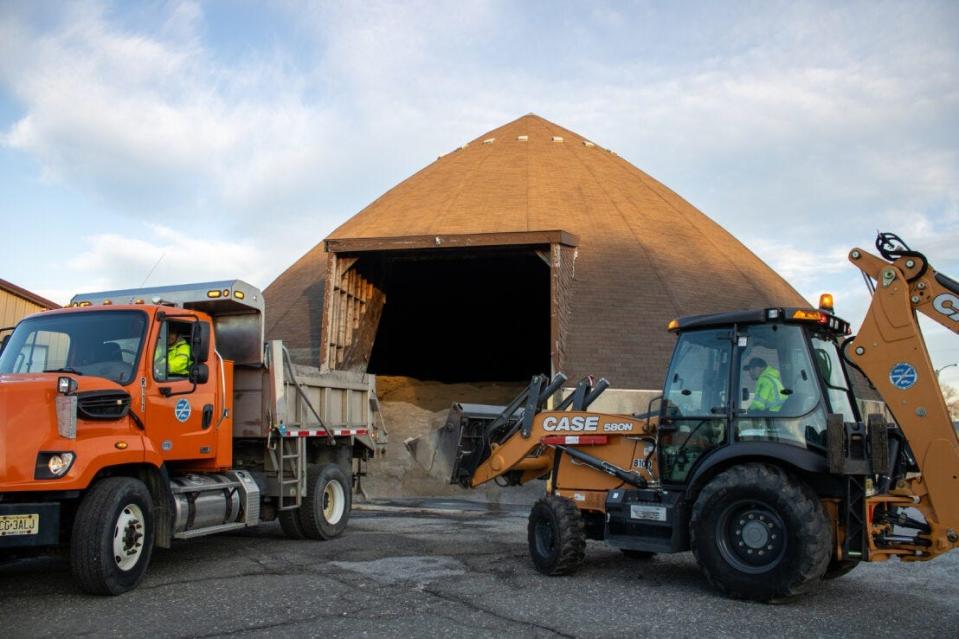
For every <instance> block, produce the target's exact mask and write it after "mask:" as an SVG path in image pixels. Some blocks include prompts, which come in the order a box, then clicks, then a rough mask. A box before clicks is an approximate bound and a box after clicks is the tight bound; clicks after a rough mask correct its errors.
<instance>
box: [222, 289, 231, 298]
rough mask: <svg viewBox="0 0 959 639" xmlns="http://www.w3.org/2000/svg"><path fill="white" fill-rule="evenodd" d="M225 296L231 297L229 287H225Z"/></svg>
mask: <svg viewBox="0 0 959 639" xmlns="http://www.w3.org/2000/svg"><path fill="white" fill-rule="evenodd" d="M223 297H230V289H228V288H225V289H223Z"/></svg>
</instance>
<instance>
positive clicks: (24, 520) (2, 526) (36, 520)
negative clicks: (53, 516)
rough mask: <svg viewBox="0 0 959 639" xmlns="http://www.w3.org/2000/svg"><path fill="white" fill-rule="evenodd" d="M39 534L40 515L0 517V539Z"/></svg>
mask: <svg viewBox="0 0 959 639" xmlns="http://www.w3.org/2000/svg"><path fill="white" fill-rule="evenodd" d="M39 532H40V515H37V514H31V515H0V537H10V536H12V535H36V534H38V533H39Z"/></svg>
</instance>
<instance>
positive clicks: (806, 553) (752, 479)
mask: <svg viewBox="0 0 959 639" xmlns="http://www.w3.org/2000/svg"><path fill="white" fill-rule="evenodd" d="M690 545H691V546H692V550H693V554H694V555H695V557H696V561H697V562H698V563H699V566H700V568H701V569H702V571H703V573H704V574H705V575H706V578H707V579H708V580H709V582H710V583H711V584H712V585H713V586H715V587H716V588H717V589H719V590H720V591H721V592H723V593H724V594H726V595H728V596H731V597H735V598H737V599H751V600H754V601H775V600H782V599H787V598H789V597H793V596H796V595H799V594H802V593H803V592H805V591H807V590H808V589H809V588H811V587H812V586H813V585H814V584H815V583H817V582H818V581H819V580H820V579H821V578H822V577H823V574H824V573H825V572H826V567H827V566H828V565H829V559H830V555H831V550H832V533H831V531H830V527H829V521H828V518H827V516H826V512H825V510H824V509H823V506H822V504H821V503H820V501H819V499H818V498H817V496H816V494H815V493H813V491H812V490H811V489H810V488H809V487H808V486H806V485H805V484H804V483H802V482H801V481H799V480H798V479H795V478H794V477H792V476H791V475H789V474H787V473H786V472H785V471H784V470H783V469H781V468H779V467H776V466H771V465H766V464H759V463H749V464H743V465H740V466H735V467H733V468H731V469H729V470H727V471H725V472H723V473H721V474H719V475H717V476H716V477H715V478H713V479H712V481H710V482H709V483H708V484H707V485H706V487H705V488H703V490H702V492H701V493H700V494H699V497H698V498H697V499H696V503H695V505H694V506H693V512H692V517H691V520H690Z"/></svg>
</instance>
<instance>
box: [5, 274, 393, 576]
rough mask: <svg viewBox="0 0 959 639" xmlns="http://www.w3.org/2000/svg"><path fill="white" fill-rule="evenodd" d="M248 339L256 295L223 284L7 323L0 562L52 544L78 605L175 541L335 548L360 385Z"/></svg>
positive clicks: (373, 442) (258, 321)
mask: <svg viewBox="0 0 959 639" xmlns="http://www.w3.org/2000/svg"><path fill="white" fill-rule="evenodd" d="M263 332H264V302H263V296H262V293H261V292H260V291H259V290H258V289H256V288H255V287H253V286H251V285H249V284H247V283H245V282H242V281H240V280H228V281H218V282H204V283H199V284H186V285H180V286H167V287H156V288H151V289H131V290H121V291H110V292H104V293H91V294H84V295H77V296H75V297H74V298H73V300H72V301H71V304H70V306H69V307H68V308H64V309H58V310H55V311H47V312H42V313H37V314H34V315H31V316H29V317H27V318H25V319H23V320H22V321H21V322H20V323H19V324H18V325H17V326H16V328H15V329H14V331H13V333H12V334H10V335H9V337H7V338H6V339H4V341H3V343H2V350H0V553H7V552H14V553H22V552H24V551H25V550H26V551H29V550H31V549H49V548H52V547H56V546H68V547H69V549H70V562H71V568H72V569H73V573H74V576H75V578H76V579H77V581H78V583H79V584H80V586H81V587H82V588H83V589H84V590H86V591H88V592H92V593H97V594H119V593H121V592H125V591H127V590H129V589H131V588H133V587H135V586H136V585H137V583H138V582H139V580H140V579H141V578H142V576H143V574H144V572H145V570H146V567H147V565H148V563H149V559H150V554H151V551H152V548H153V547H154V545H156V546H161V547H170V546H171V545H172V542H173V540H174V539H190V538H193V537H198V536H203V535H208V534H213V533H217V532H225V531H229V530H236V529H241V528H244V527H248V526H255V525H258V524H259V523H261V522H262V521H271V520H275V519H279V520H280V523H281V525H282V528H283V530H284V532H286V533H287V535H289V536H291V537H294V538H298V539H304V538H310V539H328V538H331V537H335V536H337V535H339V534H341V533H342V532H343V530H344V528H345V526H346V523H347V521H348V520H349V512H350V506H351V502H352V489H353V486H354V483H355V482H358V481H359V477H360V476H361V475H362V474H363V471H362V462H363V461H365V460H366V459H368V458H369V457H372V456H373V455H374V454H375V453H376V452H381V451H382V450H383V446H384V445H385V437H383V436H381V437H380V438H379V439H378V440H377V439H376V438H377V433H376V432H374V427H373V422H372V415H371V400H372V399H373V397H374V395H373V384H374V379H373V378H372V377H371V376H369V375H365V374H361V373H350V372H346V371H342V372H341V371H332V372H328V373H321V372H320V371H319V370H317V369H312V368H309V367H297V366H295V365H294V363H293V362H292V360H291V359H290V357H289V354H288V353H287V351H286V349H285V348H284V347H283V344H282V343H281V342H279V341H269V342H266V341H264V337H263ZM354 461H356V463H357V467H356V470H355V471H354V467H353V464H354Z"/></svg>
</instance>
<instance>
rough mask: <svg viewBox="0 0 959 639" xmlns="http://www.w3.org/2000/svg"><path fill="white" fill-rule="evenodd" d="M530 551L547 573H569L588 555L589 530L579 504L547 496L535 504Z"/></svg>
mask: <svg viewBox="0 0 959 639" xmlns="http://www.w3.org/2000/svg"><path fill="white" fill-rule="evenodd" d="M527 536H528V538H529V554H530V556H531V557H532V559H533V565H534V566H536V570H538V571H539V572H541V573H543V574H544V575H567V574H569V573H571V572H573V571H574V570H576V568H578V567H579V565H580V564H581V563H582V562H583V558H584V557H585V555H586V530H585V527H584V525H583V518H582V516H581V515H580V513H579V509H578V508H576V506H575V504H573V502H571V501H570V500H568V499H565V498H563V497H557V496H555V495H547V496H546V497H543V498H541V499H539V500H538V501H537V502H536V503H535V504H533V509H532V510H531V511H530V514H529V526H528V527H527Z"/></svg>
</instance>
